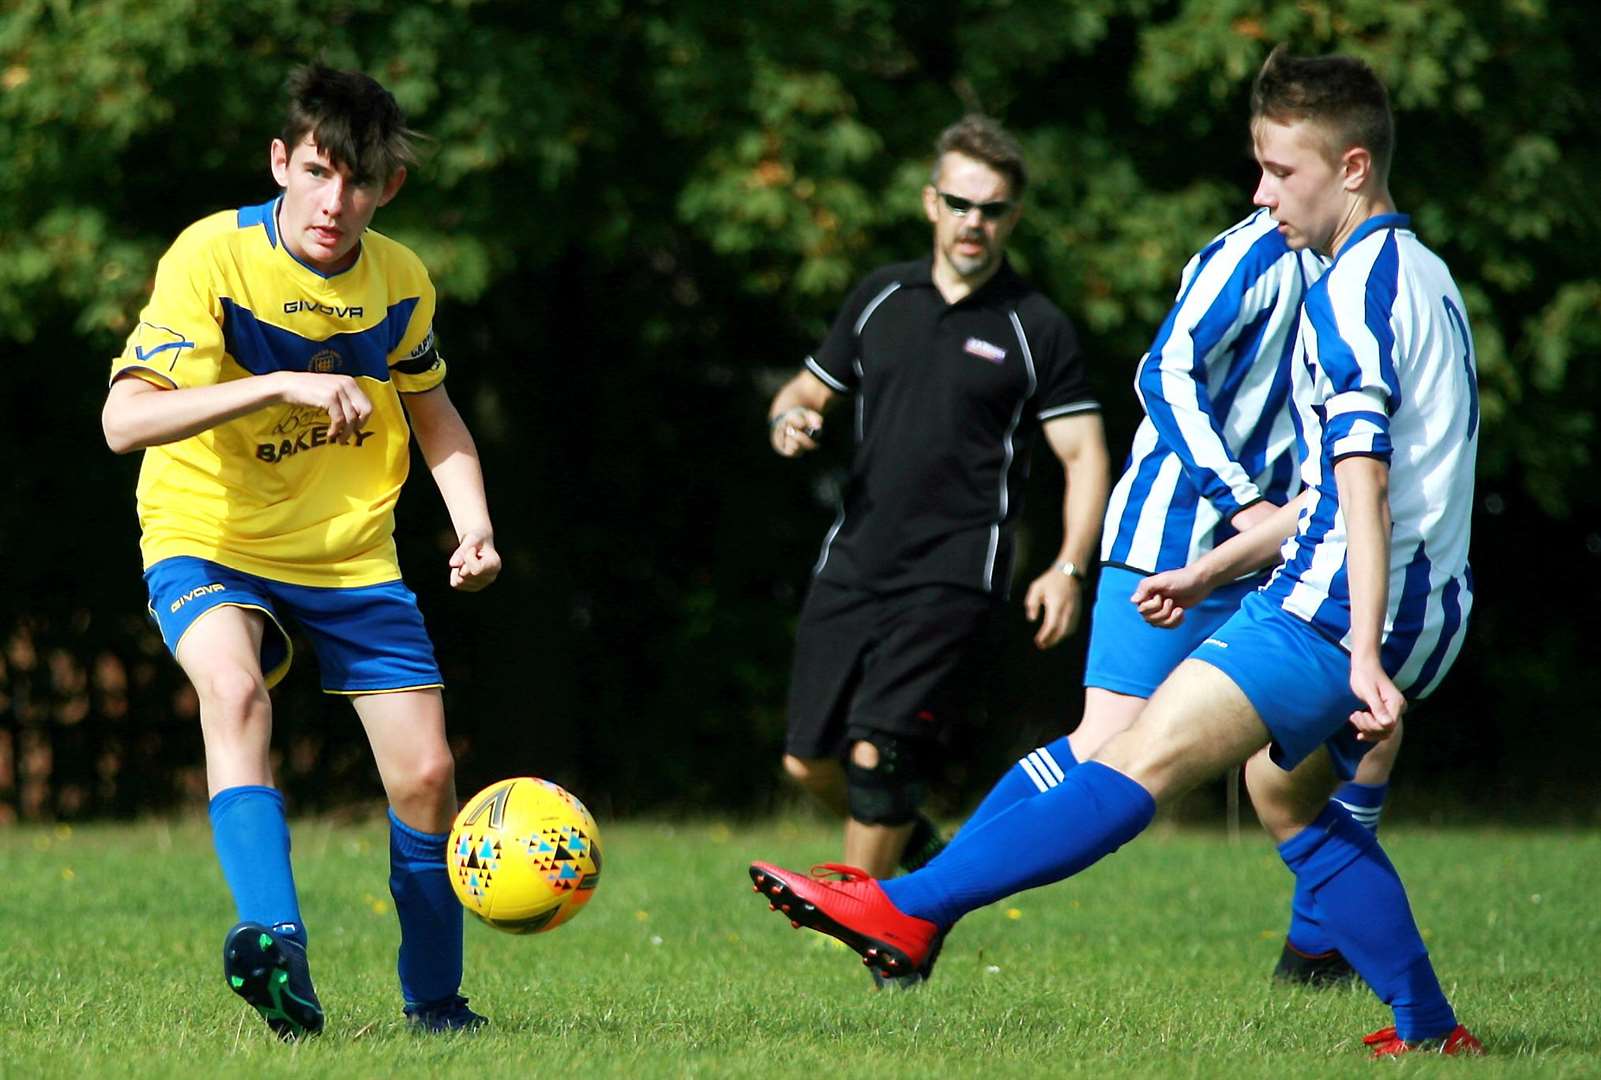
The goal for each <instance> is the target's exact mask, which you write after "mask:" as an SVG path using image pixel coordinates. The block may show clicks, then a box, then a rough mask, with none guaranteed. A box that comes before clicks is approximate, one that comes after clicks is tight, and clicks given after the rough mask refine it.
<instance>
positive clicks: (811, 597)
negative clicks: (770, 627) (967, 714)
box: [784, 580, 996, 759]
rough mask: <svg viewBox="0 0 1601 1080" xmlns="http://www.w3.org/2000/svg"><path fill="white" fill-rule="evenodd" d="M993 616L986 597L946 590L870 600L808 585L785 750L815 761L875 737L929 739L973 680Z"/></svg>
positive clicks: (951, 717)
mask: <svg viewBox="0 0 1601 1080" xmlns="http://www.w3.org/2000/svg"><path fill="white" fill-rule="evenodd" d="M995 609H996V602H995V599H994V598H993V597H991V596H989V595H988V594H986V593H982V592H978V591H976V590H973V589H963V588H958V587H956V586H953V585H925V586H920V587H918V588H914V589H906V590H902V591H899V592H894V593H871V592H867V591H865V590H862V589H852V588H848V587H845V586H841V585H835V584H832V583H830V582H827V581H820V580H817V581H813V582H812V587H811V591H810V592H809V593H808V594H807V596H806V604H805V606H804V607H803V608H802V609H801V617H800V625H799V626H798V627H797V628H796V632H795V666H794V671H793V673H792V675H791V677H790V683H789V734H788V736H787V738H786V739H785V742H784V749H785V750H786V751H788V752H789V753H790V754H793V755H794V756H796V757H800V758H812V759H816V758H830V757H837V756H839V755H841V754H842V753H843V752H844V750H845V747H846V746H848V745H849V744H850V743H852V742H855V741H857V740H859V739H861V738H863V737H865V736H867V735H869V734H872V733H875V732H884V733H889V734H896V735H900V736H903V737H906V738H911V739H922V740H927V741H930V742H932V741H934V740H936V739H937V738H938V737H939V736H940V734H941V733H942V732H943V731H945V730H946V729H947V728H948V727H949V726H950V725H951V724H952V723H953V722H954V721H955V720H956V719H957V718H958V717H959V716H960V715H961V713H962V711H963V710H964V709H965V708H966V707H967V705H968V702H969V699H970V698H971V696H972V691H973V688H974V686H975V685H976V684H977V683H978V681H979V680H978V678H977V671H976V670H975V669H976V668H977V667H978V662H979V661H980V660H981V658H982V655H983V653H984V652H985V651H986V650H985V646H986V644H987V638H988V634H989V629H990V626H991V623H992V622H993V617H994V613H995Z"/></svg>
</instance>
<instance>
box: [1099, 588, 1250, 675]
mask: <svg viewBox="0 0 1601 1080" xmlns="http://www.w3.org/2000/svg"><path fill="white" fill-rule="evenodd" d="M1144 579H1145V575H1143V574H1140V573H1136V572H1135V571H1133V570H1125V569H1123V568H1122V567H1120V566H1103V567H1101V580H1100V584H1099V585H1097V586H1096V591H1095V607H1094V610H1093V611H1092V612H1091V614H1090V647H1089V657H1088V659H1087V660H1086V661H1085V665H1084V685H1085V686H1094V687H1097V688H1099V689H1102V690H1110V691H1112V692H1113V693H1114V694H1128V695H1130V696H1131V697H1140V698H1148V697H1150V696H1151V695H1152V694H1154V693H1155V692H1156V688H1157V687H1158V686H1161V685H1162V680H1163V679H1165V678H1167V677H1168V676H1169V675H1171V674H1172V673H1173V669H1174V668H1176V667H1178V666H1179V664H1180V663H1182V662H1183V660H1184V658H1185V657H1187V656H1189V655H1190V654H1191V653H1192V652H1194V651H1195V647H1196V646H1197V645H1199V644H1200V643H1201V642H1203V641H1205V640H1206V639H1207V638H1208V637H1209V636H1211V633H1212V631H1214V630H1216V629H1217V628H1218V627H1220V626H1222V625H1223V624H1224V623H1225V622H1227V621H1228V620H1229V616H1231V615H1233V614H1234V612H1235V611H1236V610H1238V608H1239V606H1240V601H1241V600H1243V599H1245V596H1246V594H1247V593H1250V592H1254V591H1255V590H1256V588H1257V586H1258V585H1260V584H1261V582H1262V579H1261V578H1260V577H1253V578H1250V579H1249V580H1246V581H1236V582H1233V583H1231V584H1229V585H1225V586H1224V587H1223V588H1221V589H1217V590H1215V591H1214V592H1213V593H1212V595H1210V596H1208V597H1207V598H1206V599H1205V600H1204V601H1202V602H1201V604H1200V605H1199V606H1197V607H1196V608H1194V609H1193V610H1190V611H1186V612H1185V613H1184V621H1183V622H1181V623H1179V625H1177V626H1175V627H1174V628H1173V629H1171V630H1163V629H1161V628H1159V627H1155V626H1152V625H1151V624H1150V623H1148V622H1146V621H1145V620H1144V619H1142V618H1141V617H1140V612H1139V609H1138V608H1136V607H1135V606H1134V605H1133V604H1131V603H1130V602H1129V597H1131V596H1133V595H1134V587H1135V586H1136V585H1138V584H1139V583H1140V582H1141V581H1143V580H1144Z"/></svg>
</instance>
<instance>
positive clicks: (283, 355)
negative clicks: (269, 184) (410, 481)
mask: <svg viewBox="0 0 1601 1080" xmlns="http://www.w3.org/2000/svg"><path fill="white" fill-rule="evenodd" d="M277 209H278V200H276V199H275V200H273V201H272V202H269V203H266V204H264V205H261V206H252V207H246V208H244V209H242V210H237V211H233V210H229V211H224V212H222V213H218V214H213V215H211V216H210V217H207V218H204V219H202V220H201V221H199V222H196V223H195V224H194V225H191V226H190V227H189V228H188V229H185V230H184V232H183V233H182V234H181V235H180V236H179V237H178V239H177V240H176V241H175V242H174V243H173V245H172V247H171V248H170V249H169V250H168V251H167V253H166V255H164V256H163V257H162V259H161V262H160V264H159V266H158V267H157V269H156V283H155V288H154V290H153V291H152V293H151V296H150V302H149V304H148V305H146V307H145V309H144V311H143V312H142V313H141V314H140V317H139V325H138V327H137V328H135V330H134V331H133V333H132V334H131V335H130V336H129V338H128V344H127V347H126V349H125V350H124V351H123V353H122V355H121V356H120V357H118V358H117V359H116V360H114V361H113V362H112V367H111V378H112V380H113V381H114V380H116V379H117V378H119V377H121V376H124V375H129V374H132V375H136V376H138V377H140V378H143V379H146V380H148V381H150V382H152V383H155V384H157V385H159V386H164V387H171V388H180V389H181V388H184V387H196V386H207V385H211V384H214V383H221V382H227V381H229V380H231V379H248V378H252V377H254V376H257V375H266V374H269V373H271V372H275V371H314V372H332V373H338V374H344V375H349V376H352V377H354V378H355V379H357V380H358V381H359V382H360V384H361V388H362V390H363V391H364V392H365V393H366V394H367V396H368V397H369V398H370V399H371V400H372V403H373V414H372V417H371V419H369V420H368V421H367V424H366V426H365V427H364V428H363V429H362V430H361V431H359V432H356V433H354V434H346V435H343V436H341V437H340V438H339V439H337V440H330V439H329V438H328V417H327V414H326V413H324V412H322V411H321V410H319V409H308V408H303V407H299V406H293V405H275V406H269V407H267V408H264V409H261V410H259V411H257V412H254V413H251V414H249V415H247V416H242V417H240V418H238V419H236V420H230V421H227V422H226V423H222V424H219V425H217V426H216V427H214V428H212V429H211V430H209V431H205V432H202V433H200V434H199V435H194V436H191V437H189V438H187V439H180V440H179V441H177V442H174V443H168V444H167V445H165V446H153V447H150V448H149V449H147V450H146V451H145V455H144V465H143V467H142V468H141V470H140V473H139V493H138V498H139V525H140V528H141V529H142V531H143V539H142V541H141V549H142V551H143V555H144V564H145V566H146V567H147V568H148V567H150V566H151V565H153V564H155V563H157V562H159V561H160V560H162V559H165V558H169V557H171V556H174V555H193V556H197V557H199V558H203V559H210V560H212V561H214V562H218V563H222V564H223V565H225V566H230V567H233V568H234V569H236V570H242V571H245V572H246V573H251V574H258V575H260V576H262V577H266V578H271V579H273V580H275V581H284V582H289V583H291V584H296V585H320V586H339V587H352V586H359V585H372V584H375V583H377V582H381V581H392V580H394V579H395V578H398V577H399V576H400V564H399V563H398V561H397V560H396V557H395V543H394V538H393V532H394V507H395V500H396V499H397V498H398V497H399V495H400V488H401V485H402V484H404V483H405V480H406V472H407V469H408V467H409V465H410V443H411V427H410V425H409V424H408V423H407V421H406V414H405V410H404V409H403V408H402V407H401V403H400V395H401V394H403V393H418V392H421V391H424V390H430V389H432V388H434V387H435V386H438V385H439V384H440V382H441V381H443V379H444V377H445V364H444V361H443V359H441V357H440V355H439V350H438V347H437V346H436V344H435V342H434V333H433V318H434V287H433V283H432V282H431V281H430V280H429V278H428V271H427V270H426V269H424V268H423V265H422V261H421V260H420V259H418V258H417V256H416V255H415V254H413V253H412V251H411V250H410V249H408V248H406V247H405V246H403V245H401V244H398V243H396V242H395V241H393V240H390V239H389V238H388V237H385V236H383V235H381V234H379V233H375V232H372V231H371V230H368V231H367V232H366V233H365V234H364V235H363V237H362V241H361V249H360V252H359V255H358V257H357V259H356V262H355V263H354V264H353V265H352V266H351V267H350V268H349V269H347V270H344V271H342V272H340V273H338V274H332V275H329V274H324V273H322V272H320V271H317V270H314V269H312V268H311V267H310V266H307V265H305V264H304V263H302V262H300V261H299V260H298V259H296V258H295V257H294V256H293V255H292V254H290V253H289V251H288V250H287V249H286V248H285V247H284V245H283V243H282V241H281V239H280V237H279V235H278V228H277Z"/></svg>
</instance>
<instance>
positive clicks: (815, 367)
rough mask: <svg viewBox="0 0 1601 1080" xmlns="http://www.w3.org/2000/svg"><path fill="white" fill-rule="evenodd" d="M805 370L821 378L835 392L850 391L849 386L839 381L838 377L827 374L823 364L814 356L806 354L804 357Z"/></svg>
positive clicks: (845, 392)
mask: <svg viewBox="0 0 1601 1080" xmlns="http://www.w3.org/2000/svg"><path fill="white" fill-rule="evenodd" d="M806 370H807V371H810V372H811V373H812V374H813V375H816V376H817V377H818V378H819V379H822V380H823V383H824V384H825V385H826V386H827V387H828V388H829V389H830V390H832V391H834V392H835V393H836V394H848V393H850V392H851V387H850V386H849V385H847V384H846V383H843V382H840V381H839V379H837V378H835V377H834V376H833V375H831V374H829V373H828V371H827V370H825V369H824V367H823V365H822V364H819V363H818V362H817V360H816V358H815V357H811V356H808V357H807V358H806Z"/></svg>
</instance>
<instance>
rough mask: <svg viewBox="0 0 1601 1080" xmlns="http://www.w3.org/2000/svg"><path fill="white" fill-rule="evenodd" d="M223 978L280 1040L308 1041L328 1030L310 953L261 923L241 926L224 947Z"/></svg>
mask: <svg viewBox="0 0 1601 1080" xmlns="http://www.w3.org/2000/svg"><path fill="white" fill-rule="evenodd" d="M222 956H223V973H224V974H225V975H226V976H227V977H228V986H229V988H230V989H232V990H233V992H234V993H236V994H238V995H239V996H240V997H242V998H244V999H245V1001H246V1002H247V1003H248V1004H249V1005H250V1006H251V1007H252V1008H254V1009H255V1010H256V1012H258V1013H259V1014H261V1018H262V1020H264V1021H266V1023H267V1026H268V1027H269V1028H271V1029H272V1030H273V1032H274V1034H276V1035H277V1036H278V1037H279V1038H280V1039H303V1038H305V1037H307V1036H308V1035H316V1034H317V1033H319V1032H320V1031H322V1028H323V1011H322V1005H321V1003H320V1002H319V1001H318V1000H317V992H316V990H315V989H313V987H312V984H311V972H310V970H309V969H308V968H307V966H306V951H305V949H304V947H302V946H301V945H300V944H299V943H298V942H296V941H294V940H293V939H290V938H284V937H279V936H278V935H276V934H273V933H271V932H269V931H267V930H266V929H264V928H263V927H262V926H261V924H259V923H240V924H239V925H237V926H235V927H234V928H233V929H232V930H230V931H229V932H228V938H227V940H226V941H225V942H224V943H223V952H222Z"/></svg>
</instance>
